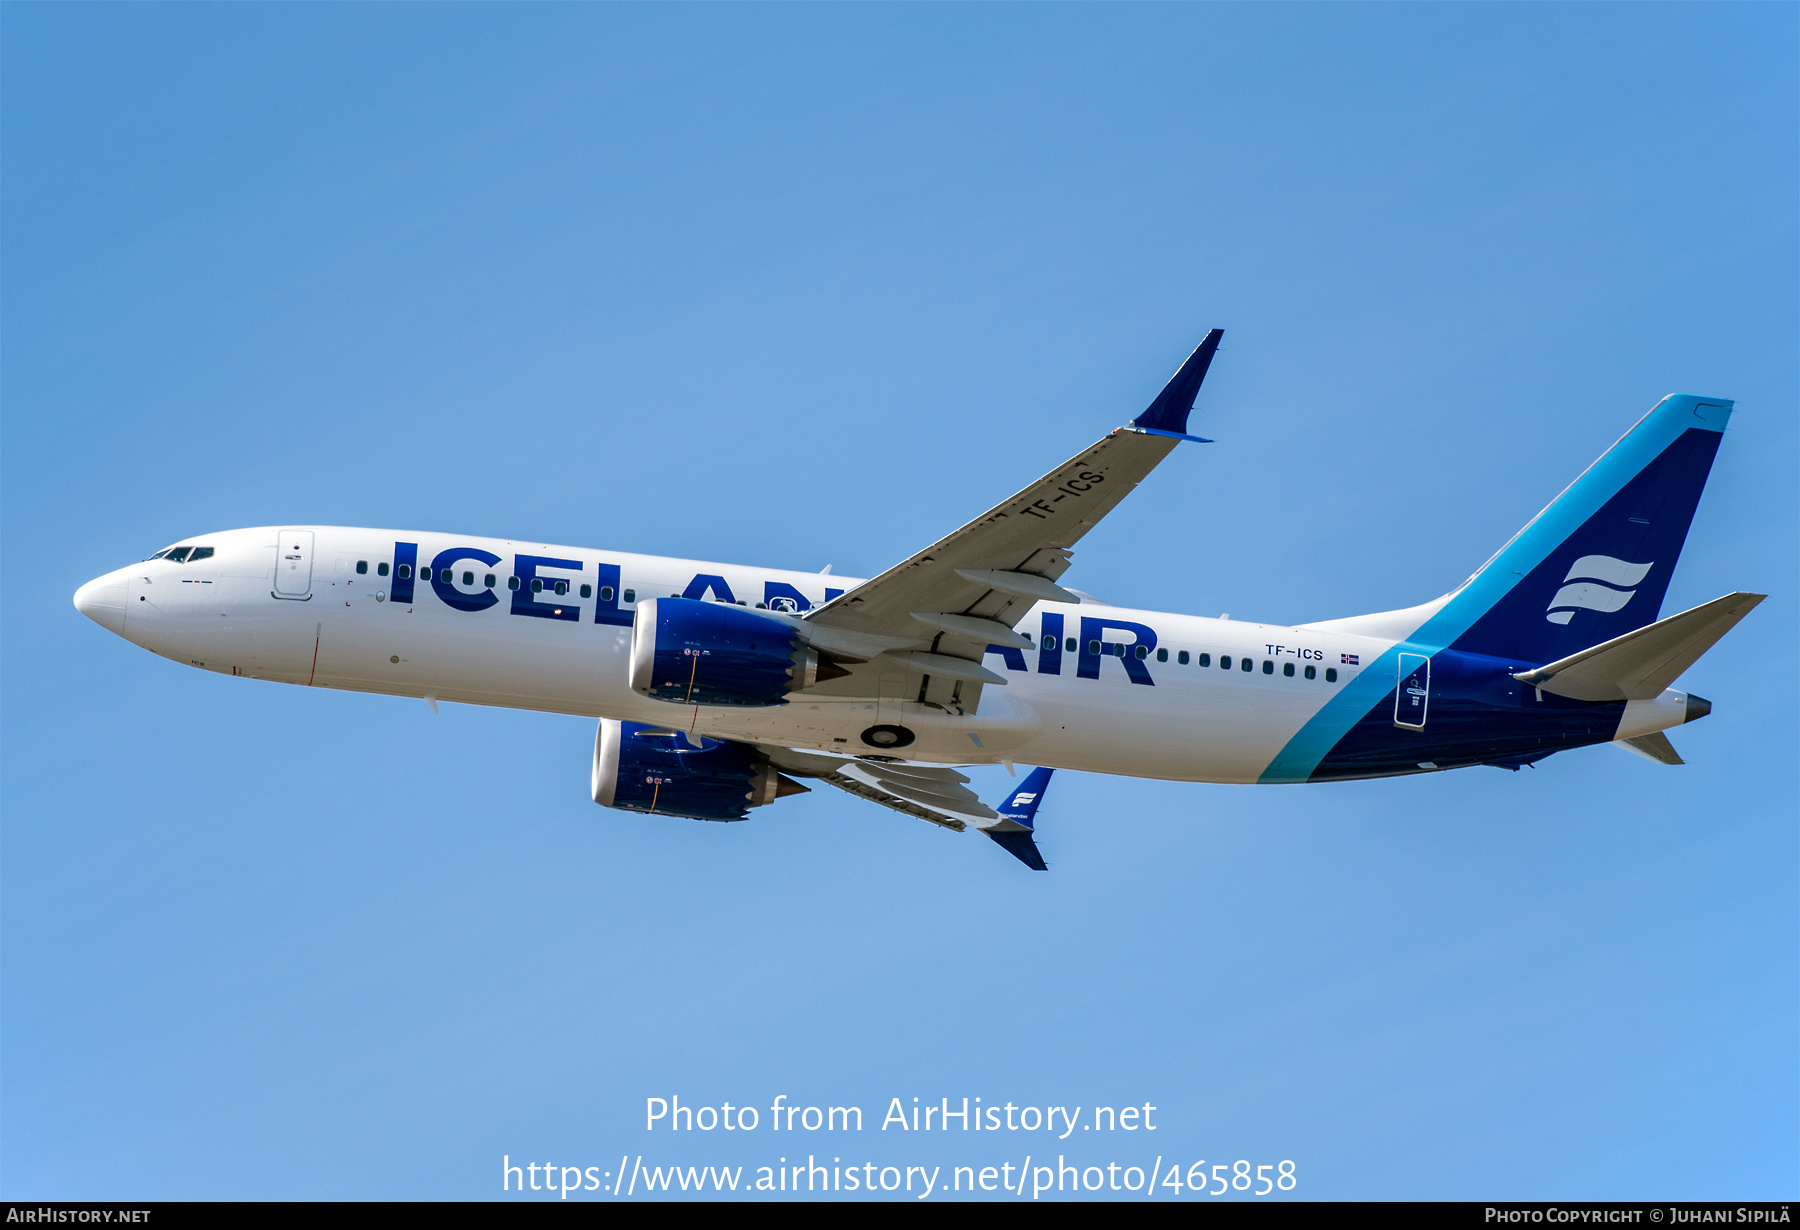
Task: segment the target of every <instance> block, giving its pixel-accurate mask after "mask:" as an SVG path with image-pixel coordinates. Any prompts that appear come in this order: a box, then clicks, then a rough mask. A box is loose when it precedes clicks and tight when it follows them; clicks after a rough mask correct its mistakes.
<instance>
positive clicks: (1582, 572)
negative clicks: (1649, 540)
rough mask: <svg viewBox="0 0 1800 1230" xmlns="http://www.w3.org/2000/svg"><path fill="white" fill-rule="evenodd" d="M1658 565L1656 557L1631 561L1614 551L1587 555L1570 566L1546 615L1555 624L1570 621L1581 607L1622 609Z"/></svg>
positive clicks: (1588, 609) (1583, 608)
mask: <svg viewBox="0 0 1800 1230" xmlns="http://www.w3.org/2000/svg"><path fill="white" fill-rule="evenodd" d="M1654 567H1656V561H1655V560H1651V561H1650V562H1649V563H1647V564H1631V563H1627V562H1626V561H1624V560H1622V559H1614V558H1613V557H1612V556H1610V555H1584V556H1582V557H1581V558H1580V559H1578V560H1576V561H1575V562H1574V563H1573V564H1571V565H1570V566H1569V573H1568V575H1567V576H1565V577H1564V578H1563V581H1564V582H1565V584H1564V585H1563V587H1562V588H1561V589H1559V590H1557V591H1556V597H1554V598H1552V599H1550V606H1549V607H1548V609H1547V613H1546V614H1545V616H1544V618H1545V619H1547V620H1549V621H1550V622H1551V623H1553V624H1566V623H1568V622H1569V621H1570V620H1571V619H1573V618H1574V617H1575V612H1576V611H1577V610H1584V611H1604V612H1611V611H1617V610H1620V609H1621V608H1623V607H1624V605H1625V604H1626V603H1627V602H1630V601H1631V597H1632V595H1633V594H1635V593H1637V586H1638V584H1639V582H1641V581H1642V580H1643V579H1644V578H1645V577H1646V576H1648V575H1649V573H1650V570H1651V569H1652V568H1654ZM1568 582H1574V583H1573V584H1568ZM1615 586H1616V587H1618V588H1615Z"/></svg>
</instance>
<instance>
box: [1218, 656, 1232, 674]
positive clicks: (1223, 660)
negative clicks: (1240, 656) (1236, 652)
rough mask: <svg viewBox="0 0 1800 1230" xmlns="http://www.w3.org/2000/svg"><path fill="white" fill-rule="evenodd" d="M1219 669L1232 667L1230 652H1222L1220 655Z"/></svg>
mask: <svg viewBox="0 0 1800 1230" xmlns="http://www.w3.org/2000/svg"><path fill="white" fill-rule="evenodd" d="M1219 669H1220V670H1222V671H1228V670H1230V669H1231V656H1230V655H1229V654H1223V653H1222V654H1220V655H1219Z"/></svg>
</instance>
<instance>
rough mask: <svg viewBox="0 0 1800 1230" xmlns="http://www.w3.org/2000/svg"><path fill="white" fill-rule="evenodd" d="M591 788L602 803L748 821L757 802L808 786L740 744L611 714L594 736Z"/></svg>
mask: <svg viewBox="0 0 1800 1230" xmlns="http://www.w3.org/2000/svg"><path fill="white" fill-rule="evenodd" d="M593 789H594V802H596V803H598V804H600V805H601V806H602V807H617V808H621V809H622V810H625V811H635V812H642V813H644V814H646V815H658V816H686V817H688V818H689V819H691V820H743V819H745V818H746V817H747V816H748V815H749V811H750V809H751V808H752V807H761V806H763V805H764V804H766V803H773V802H774V801H775V800H776V799H779V798H783V797H785V796H787V795H790V794H802V793H804V792H805V791H806V787H805V786H802V785H801V784H800V783H799V782H795V781H790V780H789V779H787V778H785V777H783V776H782V775H781V774H780V773H779V772H777V771H776V769H775V767H774V766H773V765H771V764H770V763H769V761H768V758H767V757H766V756H763V755H761V754H760V753H758V752H757V751H756V750H755V749H754V748H750V747H746V746H744V745H743V744H741V743H720V742H715V741H714V740H711V739H705V738H701V739H698V740H694V739H690V738H689V737H688V736H687V735H684V734H682V733H681V732H679V731H673V730H670V729H668V728H667V727H663V726H647V725H645V724H644V723H642V722H619V721H614V720H613V719H611V718H602V719H601V721H600V730H599V732H598V733H597V734H596V735H595V736H594V777H593Z"/></svg>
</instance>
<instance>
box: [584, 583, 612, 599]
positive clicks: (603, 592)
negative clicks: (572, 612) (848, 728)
mask: <svg viewBox="0 0 1800 1230" xmlns="http://www.w3.org/2000/svg"><path fill="white" fill-rule="evenodd" d="M610 589H611V586H605V585H603V586H601V587H600V601H602V602H605V601H607V600H608V599H609V598H611V597H612V594H611V593H609V592H608V591H609V590H610ZM581 596H582V597H583V598H592V597H593V596H594V587H593V586H592V585H583V586H582V587H581Z"/></svg>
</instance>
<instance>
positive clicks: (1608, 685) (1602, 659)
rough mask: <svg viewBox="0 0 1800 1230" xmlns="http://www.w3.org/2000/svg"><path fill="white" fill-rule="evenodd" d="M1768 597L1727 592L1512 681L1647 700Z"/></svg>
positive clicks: (1582, 696) (1575, 694)
mask: <svg viewBox="0 0 1800 1230" xmlns="http://www.w3.org/2000/svg"><path fill="white" fill-rule="evenodd" d="M1767 596H1768V595H1766V594H1727V595H1725V597H1723V598H1715V599H1713V600H1712V601H1711V602H1708V603H1705V604H1703V605H1701V606H1697V607H1695V608H1694V609H1692V610H1691V611H1683V612H1682V613H1681V614H1679V615H1671V616H1669V617H1668V618H1667V619H1662V620H1658V621H1657V622H1656V623H1653V624H1650V625H1649V626H1647V627H1643V628H1639V629H1638V630H1637V631H1635V632H1627V633H1626V634H1625V635H1624V636H1616V637H1614V638H1613V639H1612V640H1610V641H1606V642H1604V643H1602V644H1599V645H1595V646H1594V647H1593V648H1592V649H1584V650H1582V651H1581V652H1580V653H1577V654H1572V655H1570V656H1569V657H1566V658H1564V659H1562V660H1561V661H1559V662H1552V663H1550V664H1549V665H1548V666H1540V667H1538V668H1537V669H1536V670H1529V671H1520V672H1519V673H1518V674H1516V675H1514V676H1513V678H1514V679H1517V680H1519V681H1520V682H1522V683H1529V684H1531V685H1532V686H1533V687H1536V688H1540V689H1542V690H1543V691H1545V692H1553V693H1555V694H1556V695H1558V696H1567V697H1569V698H1570V699H1571V700H1586V701H1607V700H1652V699H1654V698H1656V697H1658V696H1660V695H1662V693H1663V689H1665V688H1667V687H1668V686H1669V685H1670V684H1672V683H1674V682H1675V679H1676V677H1677V676H1678V675H1680V674H1681V672H1682V671H1684V670H1686V669H1687V668H1688V667H1690V666H1692V665H1693V664H1694V663H1695V662H1696V661H1697V660H1699V657H1700V655H1701V654H1703V653H1705V652H1706V651H1707V650H1708V649H1711V648H1712V647H1713V644H1714V643H1715V642H1717V641H1718V639H1719V638H1720V637H1722V636H1724V635H1725V634H1726V633H1727V632H1729V631H1731V629H1732V628H1733V627H1735V626H1736V624H1737V621H1738V620H1740V619H1742V618H1743V617H1744V616H1746V615H1748V614H1749V613H1750V612H1751V610H1753V609H1754V608H1755V606H1756V604H1757V603H1759V602H1761V601H1762V600H1763V599H1764V598H1765V597H1767ZM1670 754H1671V755H1673V751H1671V753H1670ZM1652 758H1653V759H1657V757H1652ZM1672 763H1676V764H1679V763H1680V760H1679V759H1677V760H1675V761H1674V762H1672Z"/></svg>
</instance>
